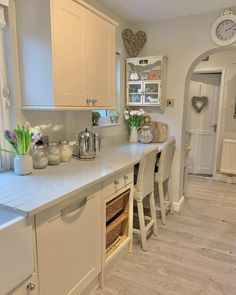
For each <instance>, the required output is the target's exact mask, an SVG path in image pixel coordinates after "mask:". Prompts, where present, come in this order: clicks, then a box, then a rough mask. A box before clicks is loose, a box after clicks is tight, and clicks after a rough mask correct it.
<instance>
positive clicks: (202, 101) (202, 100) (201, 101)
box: [192, 96, 208, 113]
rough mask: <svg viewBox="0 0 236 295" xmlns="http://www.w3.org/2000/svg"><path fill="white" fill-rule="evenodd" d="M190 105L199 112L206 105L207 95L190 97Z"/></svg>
mask: <svg viewBox="0 0 236 295" xmlns="http://www.w3.org/2000/svg"><path fill="white" fill-rule="evenodd" d="M192 106H193V107H194V109H195V110H196V111H197V112H198V113H201V111H202V110H203V109H204V108H205V107H206V106H208V97H207V96H193V97H192Z"/></svg>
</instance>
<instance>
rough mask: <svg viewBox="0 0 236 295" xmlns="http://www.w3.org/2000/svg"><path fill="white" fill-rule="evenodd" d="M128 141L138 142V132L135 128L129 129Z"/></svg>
mask: <svg viewBox="0 0 236 295" xmlns="http://www.w3.org/2000/svg"><path fill="white" fill-rule="evenodd" d="M129 141H130V142H138V130H137V127H131V132H130V138H129Z"/></svg>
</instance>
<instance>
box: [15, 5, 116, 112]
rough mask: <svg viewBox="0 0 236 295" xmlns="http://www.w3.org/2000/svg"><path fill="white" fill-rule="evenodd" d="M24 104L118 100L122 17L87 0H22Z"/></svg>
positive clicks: (90, 104) (64, 105)
mask: <svg viewBox="0 0 236 295" xmlns="http://www.w3.org/2000/svg"><path fill="white" fill-rule="evenodd" d="M16 17H17V36H18V48H19V64H20V78H21V90H22V108H23V109H77V108H78V109H89V108H90V109H93V108H95V109H99V108H103V109H104V108H107V109H109V108H114V106H115V38H116V26H117V23H116V22H114V21H113V20H112V19H110V18H108V17H107V16H105V15H104V14H102V13H100V12H99V11H97V10H96V9H94V8H93V7H91V6H89V5H88V4H86V2H84V1H81V0H41V1H38V0H31V1H28V0H18V1H16Z"/></svg>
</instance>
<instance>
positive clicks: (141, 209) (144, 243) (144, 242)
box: [137, 201, 147, 251]
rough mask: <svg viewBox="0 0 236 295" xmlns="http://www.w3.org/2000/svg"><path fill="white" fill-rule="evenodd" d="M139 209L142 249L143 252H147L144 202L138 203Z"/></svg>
mask: <svg viewBox="0 0 236 295" xmlns="http://www.w3.org/2000/svg"><path fill="white" fill-rule="evenodd" d="M137 207H138V218H139V226H140V236H141V244H142V249H143V251H147V236H146V230H145V219H144V212H143V202H142V201H137Z"/></svg>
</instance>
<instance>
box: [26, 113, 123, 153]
mask: <svg viewBox="0 0 236 295" xmlns="http://www.w3.org/2000/svg"><path fill="white" fill-rule="evenodd" d="M24 122H25V123H26V122H28V123H29V124H30V126H32V127H34V126H40V127H41V130H42V133H43V135H48V136H49V140H50V141H59V140H62V139H68V140H70V141H75V140H76V139H77V136H78V134H79V132H81V131H83V130H85V128H88V129H90V130H93V132H95V133H98V134H99V135H100V136H101V137H102V144H103V147H105V146H110V145H113V144H117V143H120V142H124V141H127V140H128V129H127V128H126V126H125V125H124V123H123V120H121V123H120V125H117V126H108V127H92V120H91V111H56V112H51V111H27V112H24Z"/></svg>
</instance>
